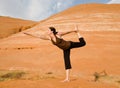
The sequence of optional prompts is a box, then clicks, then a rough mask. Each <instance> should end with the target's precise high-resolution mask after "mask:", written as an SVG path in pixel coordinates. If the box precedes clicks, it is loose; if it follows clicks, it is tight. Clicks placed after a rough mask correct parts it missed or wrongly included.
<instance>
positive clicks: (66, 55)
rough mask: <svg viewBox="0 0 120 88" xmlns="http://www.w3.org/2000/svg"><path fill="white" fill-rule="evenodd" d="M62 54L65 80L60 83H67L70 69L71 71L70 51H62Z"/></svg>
mask: <svg viewBox="0 0 120 88" xmlns="http://www.w3.org/2000/svg"><path fill="white" fill-rule="evenodd" d="M63 54H64V63H65V70H66V78H65V80H63V81H62V82H68V81H69V80H70V79H69V76H70V69H71V62H70V49H67V50H63Z"/></svg>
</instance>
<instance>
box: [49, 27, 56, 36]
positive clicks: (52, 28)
mask: <svg viewBox="0 0 120 88" xmlns="http://www.w3.org/2000/svg"><path fill="white" fill-rule="evenodd" d="M49 29H50V30H51V31H52V32H53V34H54V35H55V34H57V32H56V29H55V28H54V27H49Z"/></svg>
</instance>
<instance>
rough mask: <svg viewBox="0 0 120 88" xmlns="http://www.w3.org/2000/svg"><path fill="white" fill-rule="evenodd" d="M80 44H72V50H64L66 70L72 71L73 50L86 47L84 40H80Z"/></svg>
mask: <svg viewBox="0 0 120 88" xmlns="http://www.w3.org/2000/svg"><path fill="white" fill-rule="evenodd" d="M79 41H80V42H72V41H70V42H71V45H70V48H68V49H66V50H63V54H64V62H65V69H71V63H70V50H71V49H72V48H78V47H82V46H85V45H86V42H85V40H84V38H79Z"/></svg>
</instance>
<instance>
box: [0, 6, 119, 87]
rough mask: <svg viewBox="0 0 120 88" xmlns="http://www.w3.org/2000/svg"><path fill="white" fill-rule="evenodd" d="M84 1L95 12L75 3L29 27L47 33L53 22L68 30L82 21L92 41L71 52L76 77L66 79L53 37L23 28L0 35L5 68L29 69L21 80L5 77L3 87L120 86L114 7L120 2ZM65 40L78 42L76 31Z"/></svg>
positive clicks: (85, 34) (0, 59)
mask: <svg viewBox="0 0 120 88" xmlns="http://www.w3.org/2000/svg"><path fill="white" fill-rule="evenodd" d="M84 6H85V8H88V7H90V6H91V8H94V7H97V8H95V10H94V12H93V11H91V13H90V11H89V10H91V9H90V8H89V10H88V11H89V13H87V12H86V14H85V11H83V12H81V13H80V11H79V8H82V7H83V6H81V5H80V6H75V7H73V8H70V9H68V10H66V11H63V12H61V13H59V14H56V15H54V16H52V17H50V18H48V19H46V20H44V21H41V22H39V24H38V25H36V26H35V27H33V28H30V29H28V30H26V31H25V32H29V33H32V34H37V33H38V34H43V33H46V30H47V27H48V26H55V27H56V28H57V29H58V31H65V30H69V29H71V30H73V29H74V24H77V25H78V28H79V32H80V34H81V35H82V36H83V37H84V38H85V40H86V42H87V45H86V46H85V47H82V48H78V49H73V50H72V51H71V63H72V70H71V81H70V82H68V83H61V82H60V81H61V80H63V79H64V77H65V70H64V62H63V56H62V50H60V49H58V48H57V47H56V46H53V45H52V44H51V42H50V41H47V40H41V39H39V38H34V37H31V36H28V35H25V34H23V32H20V33H17V34H14V35H12V36H10V37H8V38H4V39H1V40H0V71H8V72H9V71H14V70H20V71H24V72H26V73H27V74H26V75H25V76H24V77H23V78H21V79H14V80H7V81H1V82H0V88H45V87H46V88H120V16H119V15H118V14H119V13H120V10H118V9H117V10H116V9H112V8H109V7H114V8H119V7H120V5H101V4H100V5H99V4H92V5H84ZM75 9H76V10H75ZM96 9H97V10H96ZM109 11H111V12H109ZM69 12H70V13H71V14H70V13H69ZM68 13H69V14H68ZM74 13H75V14H74ZM73 14H74V15H73ZM64 39H66V40H73V41H78V39H77V35H76V34H75V33H72V34H68V35H66V36H64ZM103 71H105V72H106V73H107V75H106V76H102V77H100V78H99V80H98V81H97V82H94V81H93V80H94V73H95V72H97V73H100V72H103Z"/></svg>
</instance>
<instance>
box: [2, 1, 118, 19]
mask: <svg viewBox="0 0 120 88" xmlns="http://www.w3.org/2000/svg"><path fill="white" fill-rule="evenodd" d="M85 3H105V4H112V3H118V4H120V0H0V16H10V17H14V18H21V19H26V20H33V21H40V20H43V19H46V18H48V17H49V16H51V15H53V14H55V13H58V12H60V11H63V10H65V9H67V8H69V7H72V6H75V5H77V4H85Z"/></svg>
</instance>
